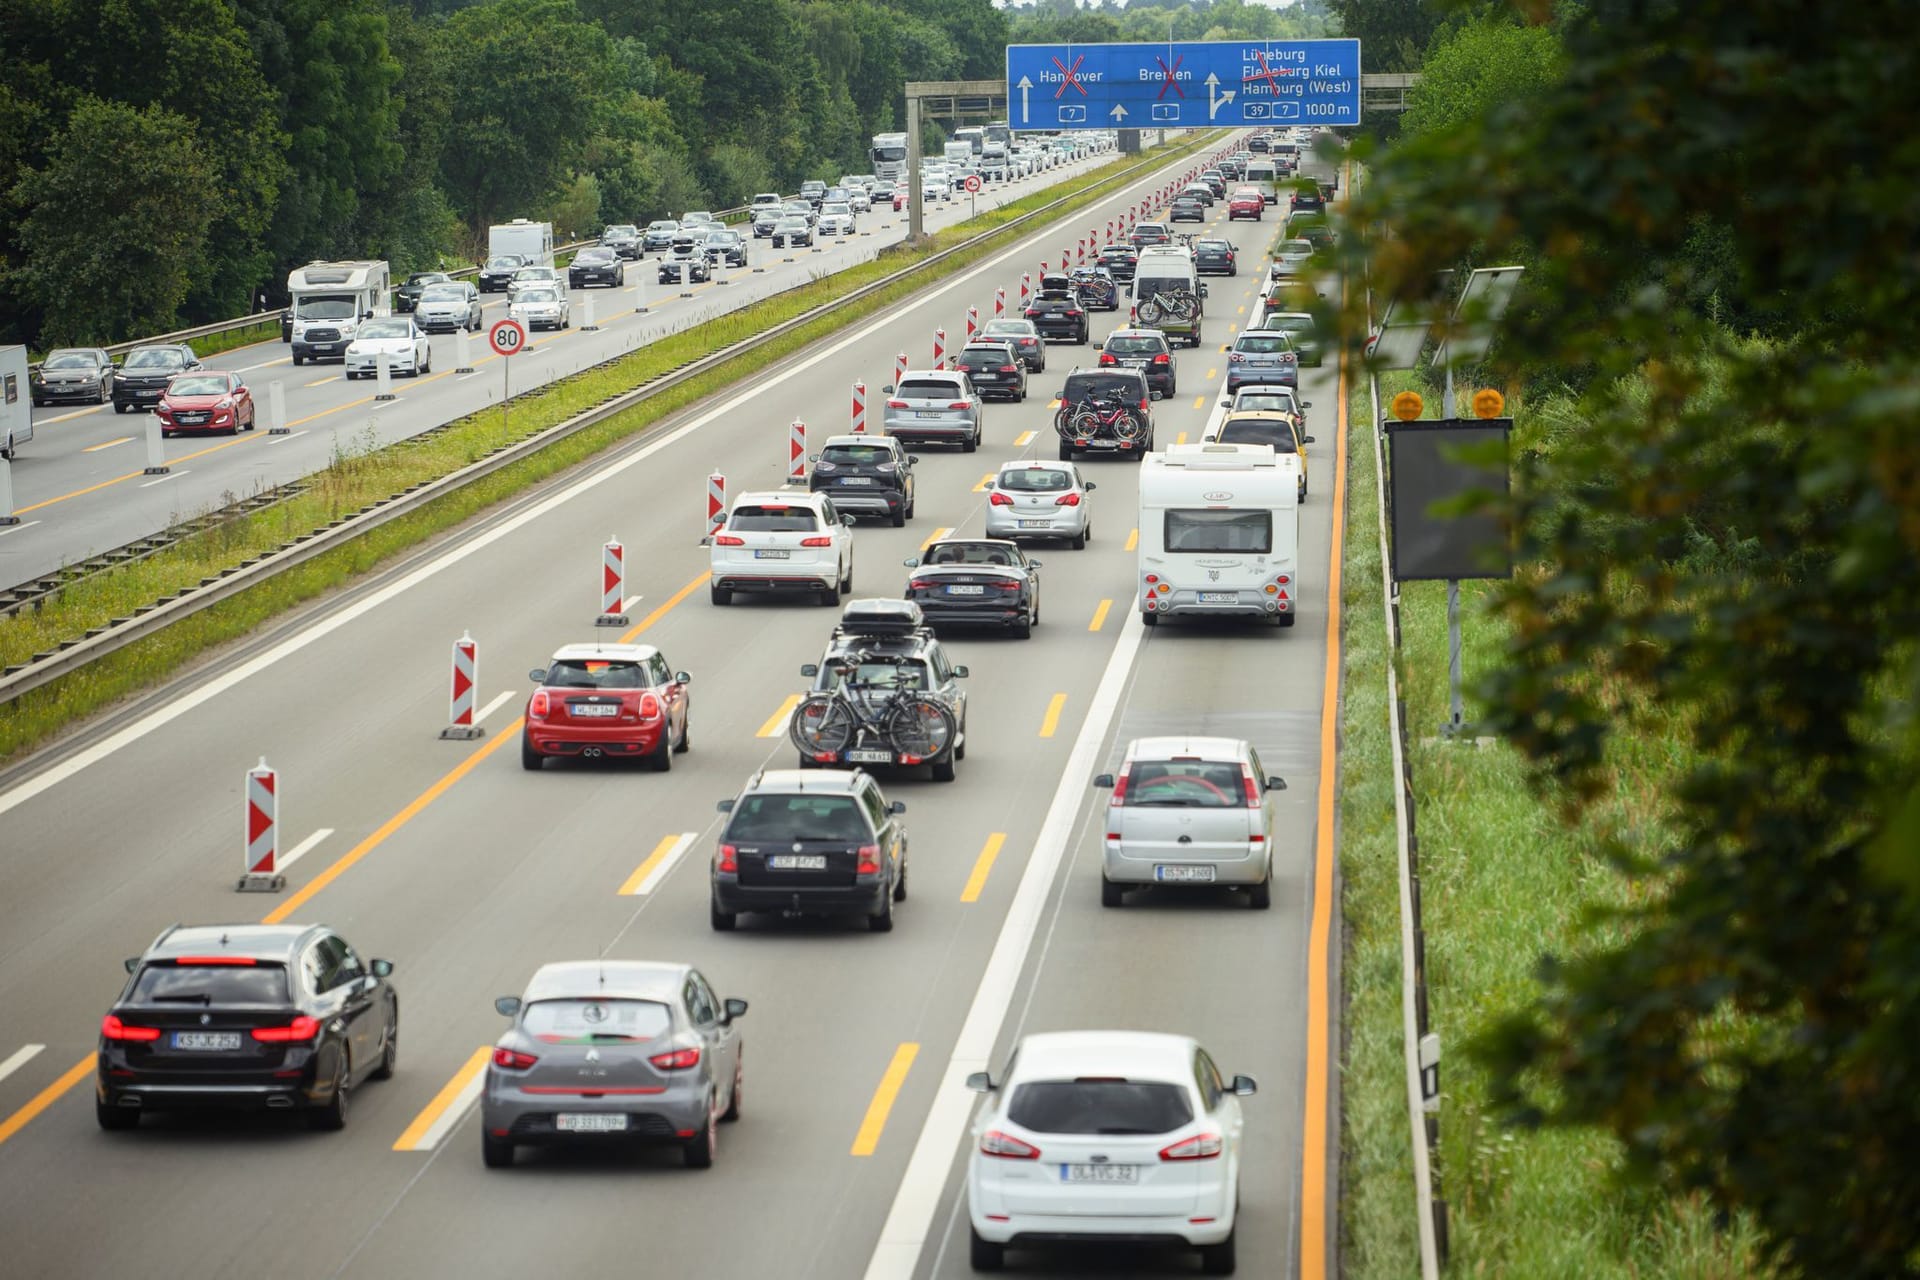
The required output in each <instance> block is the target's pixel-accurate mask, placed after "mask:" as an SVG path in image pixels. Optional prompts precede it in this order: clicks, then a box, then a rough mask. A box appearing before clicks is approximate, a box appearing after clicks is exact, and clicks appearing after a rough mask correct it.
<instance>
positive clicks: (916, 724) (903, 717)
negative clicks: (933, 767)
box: [803, 698, 958, 760]
mask: <svg viewBox="0 0 1920 1280" xmlns="http://www.w3.org/2000/svg"><path fill="white" fill-rule="evenodd" d="M803 705H804V704H803ZM881 728H882V731H883V732H885V734H886V735H887V742H888V743H889V744H890V745H891V746H892V747H893V750H894V752H895V754H896V755H899V756H901V757H903V758H904V757H906V756H915V757H917V758H919V759H921V760H931V759H933V758H934V757H935V756H937V755H939V754H940V753H941V752H943V751H945V750H946V749H947V748H948V747H950V746H952V745H953V739H954V735H955V733H956V731H957V729H958V726H957V725H956V724H955V723H954V719H953V712H951V711H949V710H947V708H946V707H945V706H943V705H942V704H940V703H938V702H935V701H933V700H932V699H930V698H905V699H902V700H900V701H898V702H896V703H894V704H893V705H892V706H891V707H889V708H888V709H887V714H886V717H885V719H884V720H883V721H882V722H881Z"/></svg>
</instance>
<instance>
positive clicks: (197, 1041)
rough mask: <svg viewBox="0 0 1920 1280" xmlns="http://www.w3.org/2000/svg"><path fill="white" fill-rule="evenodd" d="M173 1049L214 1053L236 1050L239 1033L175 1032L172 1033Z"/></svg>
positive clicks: (238, 1045) (238, 1042)
mask: <svg viewBox="0 0 1920 1280" xmlns="http://www.w3.org/2000/svg"><path fill="white" fill-rule="evenodd" d="M173 1047H174V1048H176V1049H200V1050H207V1049H212V1050H216V1051H217V1050H223V1049H225V1050H232V1049H238V1048H239V1047H240V1033H239V1032H238V1031H176V1032H174V1033H173Z"/></svg>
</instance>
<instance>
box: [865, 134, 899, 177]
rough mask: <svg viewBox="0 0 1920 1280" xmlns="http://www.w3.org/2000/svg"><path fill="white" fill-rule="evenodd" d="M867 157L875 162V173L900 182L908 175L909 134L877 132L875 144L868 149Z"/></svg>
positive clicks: (876, 175) (875, 175)
mask: <svg viewBox="0 0 1920 1280" xmlns="http://www.w3.org/2000/svg"><path fill="white" fill-rule="evenodd" d="M867 157H868V159H870V160H871V161H872V162H873V175H874V177H876V178H886V179H888V180H890V181H895V182H898V181H900V180H901V179H903V178H905V177H906V176H907V135H906V134H904V133H876V134H874V135H873V145H872V146H871V147H870V148H869V149H868V151H867Z"/></svg>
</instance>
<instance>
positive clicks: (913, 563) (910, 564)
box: [900, 556, 920, 569]
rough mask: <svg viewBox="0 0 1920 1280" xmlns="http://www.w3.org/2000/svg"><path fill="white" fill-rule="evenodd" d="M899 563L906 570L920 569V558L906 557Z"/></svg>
mask: <svg viewBox="0 0 1920 1280" xmlns="http://www.w3.org/2000/svg"><path fill="white" fill-rule="evenodd" d="M900 563H901V564H903V565H905V566H907V568H909V569H918V568H919V567H920V557H919V556H908V557H907V558H906V559H905V560H902V561H901V562H900Z"/></svg>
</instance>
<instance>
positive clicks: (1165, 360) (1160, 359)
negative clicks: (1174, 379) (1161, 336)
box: [1153, 351, 1173, 364]
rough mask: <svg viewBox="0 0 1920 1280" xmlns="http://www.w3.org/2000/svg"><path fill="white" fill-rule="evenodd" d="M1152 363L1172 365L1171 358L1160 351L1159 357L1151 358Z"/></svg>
mask: <svg viewBox="0 0 1920 1280" xmlns="http://www.w3.org/2000/svg"><path fill="white" fill-rule="evenodd" d="M1153 362H1154V363H1155V364H1172V363H1173V357H1172V356H1170V355H1168V354H1167V353H1166V352H1164V351H1162V352H1161V353H1160V354H1159V355H1157V356H1155V357H1154V358H1153Z"/></svg>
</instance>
